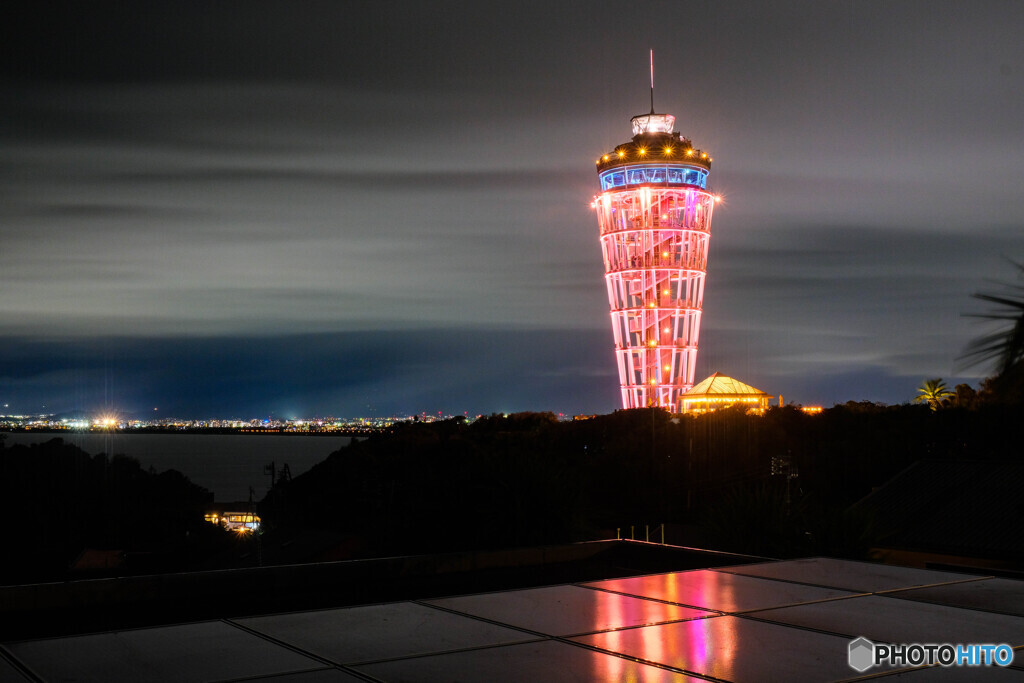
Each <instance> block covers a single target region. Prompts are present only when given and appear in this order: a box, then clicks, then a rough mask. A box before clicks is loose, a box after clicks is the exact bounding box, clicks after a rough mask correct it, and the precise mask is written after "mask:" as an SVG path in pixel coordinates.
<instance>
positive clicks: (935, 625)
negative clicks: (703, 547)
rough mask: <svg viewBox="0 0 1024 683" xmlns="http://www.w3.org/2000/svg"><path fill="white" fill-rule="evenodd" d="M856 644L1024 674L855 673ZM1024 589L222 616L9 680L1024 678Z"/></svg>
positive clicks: (513, 598) (732, 578) (831, 588)
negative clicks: (948, 653) (935, 653)
mask: <svg viewBox="0 0 1024 683" xmlns="http://www.w3.org/2000/svg"><path fill="white" fill-rule="evenodd" d="M858 636H865V637H867V638H868V639H870V640H872V641H875V642H891V643H952V644H958V643H962V644H969V643H1007V644H1009V645H1011V646H1012V647H1014V648H1015V653H1014V654H1015V659H1014V664H1013V666H1011V667H1010V668H995V667H991V668H985V669H977V668H974V669H957V668H950V669H943V668H935V667H932V668H921V669H909V668H906V669H902V670H898V671H895V670H888V671H882V670H880V669H870V670H868V672H866V674H867V675H866V676H861V675H859V674H857V672H856V671H854V670H853V669H851V668H850V667H849V665H848V663H847V659H848V657H847V651H848V645H849V642H850V641H851V640H853V639H854V638H856V637H858ZM1022 646H1024V581H1017V580H1013V579H1005V578H997V577H988V576H971V575H964V574H955V573H951V572H942V571H932V570H923V569H906V568H901V567H892V566H885V565H875V564H868V563H863V562H853V561H847V560H834V559H828V558H811V559H804V560H792V561H783V562H762V563H754V564H746V565H741V566H736V565H731V566H724V567H718V568H715V569H693V570H689V571H680V572H669V573H659V574H645V575H640V576H630V577H622V578H615V579H608V580H598V581H585V582H580V583H563V584H558V585H550V586H541V587H533V588H525V589H518V590H505V591H498V592H489V593H477V594H472V595H459V596H454V597H440V598H430V599H420V600H404V601H398V602H387V603H382V604H373V605H361V606H352V607H340V608H332V609H325V610H313V611H303V612H292V613H283V614H275V615H263V616H247V617H237V618H229V619H216V620H208V621H199V622H194V623H184V624H174V625H165V626H159V627H154V628H142V629H134V630H123V631H109V632H103V633H93V634H87V635H76V636H65V637H57V638H48V639H34V640H14V641H9V642H5V643H4V644H3V646H2V649H0V656H2V659H0V681H3V682H6V681H17V682H18V683H24V681H33V680H34V681H72V680H74V681H104V682H110V681H142V680H145V681H190V682H192V681H257V680H259V681H266V682H267V683H281V682H283V681H288V682H290V683H320V682H326V681H359V680H366V681H491V682H496V681H688V680H717V681H769V680H774V681H831V680H859V679H864V678H879V677H880V678H881V679H882V680H884V681H890V680H895V679H900V680H908V681H910V682H911V683H914V682H915V681H919V682H921V683H925V682H926V681H954V680H965V681H966V680H983V681H984V680H998V681H1016V680H1021V681H1024V655H1022V654H1021V649H1022Z"/></svg>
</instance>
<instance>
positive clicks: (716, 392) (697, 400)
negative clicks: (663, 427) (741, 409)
mask: <svg viewBox="0 0 1024 683" xmlns="http://www.w3.org/2000/svg"><path fill="white" fill-rule="evenodd" d="M772 398H773V397H772V396H771V395H769V394H766V393H765V392H763V391H761V390H760V389H755V388H754V387H752V386H750V385H749V384H744V383H743V382H741V381H739V380H738V379H733V378H732V377H726V376H725V375H720V374H718V373H717V372H716V373H715V374H713V375H711V376H710V377H708V378H707V379H705V380H703V381H701V382H699V383H698V384H696V385H695V386H694V387H693V388H692V389H690V390H689V391H687V392H686V393H685V394H683V398H682V404H683V408H682V411H681V412H684V413H706V412H709V411H712V410H718V409H719V408H729V407H732V406H746V407H747V408H748V409H749V410H750V411H753V412H757V413H762V412H764V411H765V410H766V409H767V408H768V402H769V401H771V400H772Z"/></svg>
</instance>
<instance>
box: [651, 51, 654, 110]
mask: <svg viewBox="0 0 1024 683" xmlns="http://www.w3.org/2000/svg"><path fill="white" fill-rule="evenodd" d="M651 113H652V114H653V113H654V49H653V48H652V49H651Z"/></svg>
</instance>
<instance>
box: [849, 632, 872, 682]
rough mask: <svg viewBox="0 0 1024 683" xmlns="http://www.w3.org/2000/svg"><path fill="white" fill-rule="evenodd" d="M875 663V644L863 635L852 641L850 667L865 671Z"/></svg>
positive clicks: (861, 671)
mask: <svg viewBox="0 0 1024 683" xmlns="http://www.w3.org/2000/svg"><path fill="white" fill-rule="evenodd" d="M874 664H875V644H874V643H872V642H871V641H870V640H868V639H867V638H865V637H864V636H861V637H860V638H857V639H856V640H851V641H850V668H851V669H855V670H856V671H858V672H860V673H864V672H865V671H867V670H868V669H870V668H871V667H872V666H874Z"/></svg>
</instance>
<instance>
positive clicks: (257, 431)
mask: <svg viewBox="0 0 1024 683" xmlns="http://www.w3.org/2000/svg"><path fill="white" fill-rule="evenodd" d="M382 429H384V428H382V427H353V428H343V429H330V430H326V429H323V430H297V429H294V430H293V429H288V428H285V427H266V428H263V427H238V428H235V427H139V428H138V429H131V428H128V429H57V428H54V427H42V428H38V429H33V428H27V429H17V428H11V427H4V428H0V434H56V435H61V434H95V435H97V436H100V435H103V434H193V435H194V434H209V435H211V436H213V435H231V436H277V435H280V436H334V437H337V436H369V435H370V434H376V433H377V432H379V431H381V430H382Z"/></svg>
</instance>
